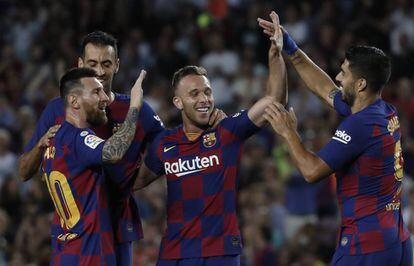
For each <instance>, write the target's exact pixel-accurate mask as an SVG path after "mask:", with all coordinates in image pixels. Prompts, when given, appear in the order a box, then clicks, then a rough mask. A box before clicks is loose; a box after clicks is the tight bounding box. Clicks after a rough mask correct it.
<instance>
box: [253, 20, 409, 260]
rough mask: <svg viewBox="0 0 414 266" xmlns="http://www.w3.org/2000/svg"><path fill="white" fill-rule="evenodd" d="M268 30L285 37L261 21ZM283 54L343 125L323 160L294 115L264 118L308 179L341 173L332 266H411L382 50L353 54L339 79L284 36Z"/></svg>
mask: <svg viewBox="0 0 414 266" xmlns="http://www.w3.org/2000/svg"><path fill="white" fill-rule="evenodd" d="M259 25H261V26H262V27H263V29H264V31H265V32H266V33H267V34H269V35H272V32H274V31H275V30H279V28H276V27H274V25H273V24H272V23H271V22H269V21H265V20H263V19H259ZM283 48H284V51H285V52H286V53H287V54H288V55H289V59H290V60H291V62H292V63H293V66H294V67H295V68H296V70H297V71H298V73H299V75H300V77H301V78H302V79H303V81H304V82H305V83H306V85H307V86H308V87H309V89H310V90H311V91H312V92H313V93H315V94H316V95H317V96H319V97H320V98H321V99H322V100H324V101H325V102H326V103H327V104H328V105H329V106H331V107H333V108H334V109H335V110H336V111H337V112H338V113H339V114H340V115H342V116H344V117H345V119H344V120H343V121H342V122H341V124H340V125H339V127H338V128H337V130H336V132H335V135H334V136H333V137H332V139H331V140H330V142H329V143H328V144H326V145H325V146H324V147H323V148H322V149H321V150H320V151H319V152H318V153H317V154H314V153H312V152H310V151H308V150H306V148H305V146H304V145H303V143H302V142H301V140H300V137H299V135H298V133H297V131H296V126H297V125H296V124H297V122H296V117H295V114H294V111H293V109H291V110H290V111H289V112H287V111H286V110H285V109H284V107H283V106H281V105H280V104H279V103H276V102H275V103H273V104H272V105H271V106H270V107H269V108H268V109H267V110H266V114H265V116H264V117H265V118H266V120H268V121H269V122H270V123H271V125H272V127H273V129H274V130H275V131H276V132H277V133H278V134H279V135H281V136H282V137H283V140H284V141H285V143H286V144H287V146H288V148H289V152H290V155H291V157H292V158H293V162H294V164H295V165H296V166H297V168H298V169H299V170H300V171H301V173H302V175H303V176H304V178H305V180H306V181H308V182H316V181H319V180H321V179H323V178H326V177H327V176H329V175H330V174H332V173H334V172H335V174H336V178H337V193H338V202H339V206H340V211H341V216H342V224H341V227H340V230H339V240H338V243H337V249H336V252H335V254H334V256H333V259H332V265H337V266H342V265H344V266H345V265H384V266H394V265H395V266H397V265H400V266H405V265H407V266H408V265H412V248H411V240H410V239H409V233H408V231H407V229H406V227H405V225H404V223H403V217H402V213H401V190H402V182H401V181H402V179H403V158H402V149H401V130H400V124H399V121H398V114H397V110H396V108H395V107H394V106H392V105H391V104H389V103H387V102H385V101H383V100H382V99H381V91H382V89H383V87H384V86H385V84H386V83H387V82H388V79H389V77H390V75H391V63H390V59H389V57H388V56H386V54H385V53H384V52H383V51H381V50H380V49H378V48H376V47H371V46H353V47H351V48H349V49H348V51H347V52H346V54H345V59H344V61H343V63H342V65H341V71H340V72H339V74H338V75H337V76H336V80H337V81H338V83H339V84H340V87H337V86H336V85H335V83H334V82H333V80H332V79H331V78H329V76H328V75H327V74H326V73H325V72H323V71H322V70H321V69H320V68H319V67H318V66H317V65H315V63H314V62H312V61H311V59H310V58H309V57H307V55H306V54H305V53H304V52H303V51H302V50H300V49H299V48H298V47H297V45H296V43H295V42H294V41H293V39H292V38H291V37H290V36H289V35H288V33H287V32H286V31H285V32H284V47H283Z"/></svg>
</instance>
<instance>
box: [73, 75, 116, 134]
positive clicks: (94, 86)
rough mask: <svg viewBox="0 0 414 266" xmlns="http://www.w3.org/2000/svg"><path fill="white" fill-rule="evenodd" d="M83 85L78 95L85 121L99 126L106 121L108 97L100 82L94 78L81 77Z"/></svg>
mask: <svg viewBox="0 0 414 266" xmlns="http://www.w3.org/2000/svg"><path fill="white" fill-rule="evenodd" d="M81 83H82V85H83V87H84V88H83V90H82V94H81V96H80V102H81V109H83V110H84V112H85V116H86V122H87V123H88V124H89V125H90V126H92V127H96V126H101V125H104V124H106V123H107V122H108V118H107V117H106V111H105V108H106V107H107V106H108V103H109V98H108V96H107V95H106V94H105V92H104V90H103V86H102V84H101V83H100V82H99V81H98V79H96V78H83V79H81Z"/></svg>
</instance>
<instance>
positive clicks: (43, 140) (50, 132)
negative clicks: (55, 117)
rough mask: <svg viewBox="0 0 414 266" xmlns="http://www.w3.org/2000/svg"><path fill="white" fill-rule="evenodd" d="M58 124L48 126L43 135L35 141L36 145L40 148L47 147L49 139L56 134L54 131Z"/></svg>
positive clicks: (57, 128) (56, 129)
mask: <svg viewBox="0 0 414 266" xmlns="http://www.w3.org/2000/svg"><path fill="white" fill-rule="evenodd" d="M59 128H60V125H54V126H53V127H51V128H49V130H48V131H47V132H46V133H45V134H44V135H43V137H42V138H41V139H40V140H39V142H38V143H37V146H38V147H39V148H41V149H43V148H47V147H49V142H50V139H51V138H53V137H54V136H55V135H56V132H57V131H58V130H59Z"/></svg>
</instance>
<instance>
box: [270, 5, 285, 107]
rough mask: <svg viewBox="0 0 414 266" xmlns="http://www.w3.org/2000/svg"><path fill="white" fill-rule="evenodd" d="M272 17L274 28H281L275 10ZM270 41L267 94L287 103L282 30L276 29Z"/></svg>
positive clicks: (271, 14)
mask: <svg viewBox="0 0 414 266" xmlns="http://www.w3.org/2000/svg"><path fill="white" fill-rule="evenodd" d="M270 18H271V20H272V26H273V27H274V28H280V24H279V16H278V15H277V14H276V13H275V12H272V13H270ZM270 41H271V42H270V43H271V44H270V48H269V53H268V60H269V78H268V80H267V87H266V96H270V97H272V98H273V99H274V100H276V101H277V102H279V103H281V104H283V105H286V104H287V99H288V93H287V75H286V67H285V62H284V60H283V57H282V54H281V52H282V49H283V35H282V31H281V30H278V31H274V32H273V34H272V35H270Z"/></svg>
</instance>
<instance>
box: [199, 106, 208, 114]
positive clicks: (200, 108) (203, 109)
mask: <svg viewBox="0 0 414 266" xmlns="http://www.w3.org/2000/svg"><path fill="white" fill-rule="evenodd" d="M196 110H197V112H199V113H202V114H206V113H208V110H210V107H198V108H196Z"/></svg>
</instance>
